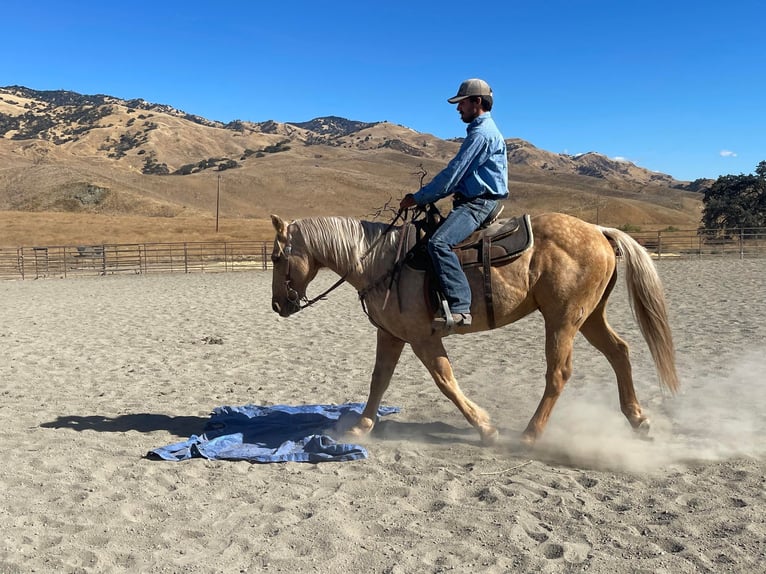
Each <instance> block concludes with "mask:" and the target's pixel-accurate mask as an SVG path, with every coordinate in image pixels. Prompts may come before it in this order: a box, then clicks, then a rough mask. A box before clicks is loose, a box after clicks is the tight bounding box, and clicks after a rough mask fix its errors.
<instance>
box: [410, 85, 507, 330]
mask: <svg viewBox="0 0 766 574" xmlns="http://www.w3.org/2000/svg"><path fill="white" fill-rule="evenodd" d="M447 101H448V102H449V103H451V104H457V111H458V112H459V113H460V118H461V119H462V120H463V121H464V122H465V123H467V124H468V127H467V128H466V131H467V135H466V138H465V139H464V140H463V143H462V145H461V146H460V150H459V151H458V153H457V155H456V156H455V157H454V158H453V159H452V161H450V162H449V164H448V165H447V167H446V168H444V169H443V170H442V171H441V172H439V173H438V174H437V175H436V176H435V177H434V178H433V179H432V180H431V181H430V183H428V184H427V185H425V186H423V187H422V188H421V189H420V191H418V192H417V193H415V194H411V193H410V194H407V195H406V196H404V198H403V199H402V201H401V203H400V207H401V208H402V209H406V208H410V207H415V206H423V205H426V204H429V203H434V202H436V201H438V200H440V199H442V198H443V197H447V196H448V195H450V194H453V208H452V211H451V212H450V213H449V215H448V216H447V218H446V219H445V220H444V222H443V223H442V224H441V226H440V227H439V228H438V229H437V231H436V232H435V233H434V234H433V236H432V237H431V238H430V239H429V241H428V253H429V254H430V256H431V261H432V262H433V265H434V269H435V271H436V275H437V276H438V278H439V284H440V287H441V291H442V293H443V294H444V297H445V298H446V300H447V304H448V305H449V309H448V310H447V311H446V312H445V314H444V316H437V317H436V318H435V319H434V321H433V325H432V326H433V328H434V329H435V330H438V331H449V330H451V329H452V328H453V327H467V326H470V325H471V321H472V317H471V288H470V286H469V285H468V280H467V279H466V276H465V273H464V272H463V269H462V267H461V265H460V261H459V260H458V257H457V255H455V253H454V252H453V251H452V248H453V247H454V246H455V245H457V244H458V243H460V242H461V241H463V240H464V239H466V238H467V237H468V236H469V235H471V234H472V233H473V232H474V231H476V230H477V229H478V228H479V227H480V226H481V225H482V223H484V221H485V220H486V219H487V217H488V216H489V215H490V214H491V213H492V212H493V211H494V209H495V208H496V207H497V203H498V201H499V200H501V199H505V198H506V197H508V158H507V156H506V149H505V140H504V139H503V136H502V134H501V133H500V131H499V130H498V129H497V126H496V125H495V122H494V120H493V119H492V114H491V113H490V111H491V110H492V101H493V98H492V89H491V88H490V87H489V84H487V82H485V81H484V80H479V79H470V80H466V81H464V82H463V83H462V84H460V88H459V89H458V92H457V95H455V96H454V97H452V98H449V99H448V100H447Z"/></svg>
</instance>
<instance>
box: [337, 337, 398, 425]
mask: <svg viewBox="0 0 766 574" xmlns="http://www.w3.org/2000/svg"><path fill="white" fill-rule="evenodd" d="M402 349H404V341H402V340H401V339H397V338H396V337H394V336H393V335H391V334H389V333H387V332H386V331H384V330H383V329H378V345H377V349H376V351H375V368H374V369H373V371H372V380H371V381H370V396H369V397H367V404H366V405H365V407H364V410H363V411H362V415H361V416H360V417H359V420H358V421H357V423H356V424H355V425H354V426H353V427H351V428H350V429H349V430H348V431H347V434H348V435H349V436H350V437H361V436H364V435H366V434H368V433H369V432H370V431H371V430H372V427H374V426H375V419H376V417H377V415H378V408H379V407H380V401H381V400H382V399H383V394H384V393H385V392H386V389H387V388H388V384H389V383H390V382H391V377H392V376H393V374H394V369H396V364H397V363H398V362H399V357H400V356H401V355H402Z"/></svg>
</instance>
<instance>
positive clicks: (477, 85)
mask: <svg viewBox="0 0 766 574" xmlns="http://www.w3.org/2000/svg"><path fill="white" fill-rule="evenodd" d="M471 96H489V97H490V98H491V97H492V88H490V87H489V84H488V83H487V82H485V81H484V80H480V79H478V78H471V79H470V80H466V81H465V82H463V83H462V84H460V88H459V89H458V91H457V95H455V96H453V97H451V98H450V99H448V100H447V101H448V102H449V103H450V104H456V103H458V102H459V101H460V100H464V99H466V98H470V97H471Z"/></svg>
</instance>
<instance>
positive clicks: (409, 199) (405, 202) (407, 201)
mask: <svg viewBox="0 0 766 574" xmlns="http://www.w3.org/2000/svg"><path fill="white" fill-rule="evenodd" d="M417 204H418V203H417V201H415V196H414V195H412V194H411V193H408V194H407V195H405V196H404V197H403V198H402V201H401V202H400V203H399V209H409V208H410V207H415V206H416V205H417Z"/></svg>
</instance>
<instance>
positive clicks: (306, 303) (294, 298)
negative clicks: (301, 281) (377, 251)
mask: <svg viewBox="0 0 766 574" xmlns="http://www.w3.org/2000/svg"><path fill="white" fill-rule="evenodd" d="M405 211H407V210H406V209H400V210H399V211H398V212H397V213H396V217H394V219H393V220H392V221H391V223H389V224H388V227H386V229H385V231H383V233H381V234H380V236H379V237H378V238H377V239H376V240H375V241H373V243H372V245H370V246H369V247H368V248H367V251H365V253H364V254H363V255H362V256H361V257H360V258H359V261H357V264H356V266H354V267H353V268H352V269H355V268H356V267H358V266H359V264H360V263H362V262H363V261H364V260H365V259H367V257H369V255H370V253H372V250H373V249H374V248H375V246H377V244H378V243H379V242H380V241H381V240H382V239H383V238H384V237H385V236H386V235H388V233H389V232H390V231H391V230H392V229H393V228H394V225H396V222H397V221H399V218H400V217H401V216H402V213H404V212H405ZM290 251H291V247H290V245H285V248H284V249H283V252H284V253H285V255H288V258H287V273H286V277H285V287H286V289H287V299H288V301H290V302H291V303H292V304H293V305H295V306H297V307H298V310H299V311H301V310H303V309H305V308H306V307H311V306H312V305H313V304H314V303H316V302H317V301H321V300H323V299H326V298H327V295H329V294H330V293H331V292H333V291H335V289H337V288H338V287H340V286H341V285H343V283H345V282H346V279H347V278H348V276H349V275H350V274H351V271H352V269H349V270H348V271H346V273H344V274H343V275H342V276H341V278H340V279H338V280H337V281H336V282H335V283H333V284H332V285H331V286H330V287H328V288H327V289H325V290H324V291H323V292H322V293H320V294H319V295H317V296H316V297H314V298H312V299H308V298H307V297H305V296H304V297H302V298H301V297H300V296H299V295H298V292H297V291H296V290H295V289H293V288H292V287H291V286H290V282H291V281H290V257H289V255H290Z"/></svg>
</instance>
